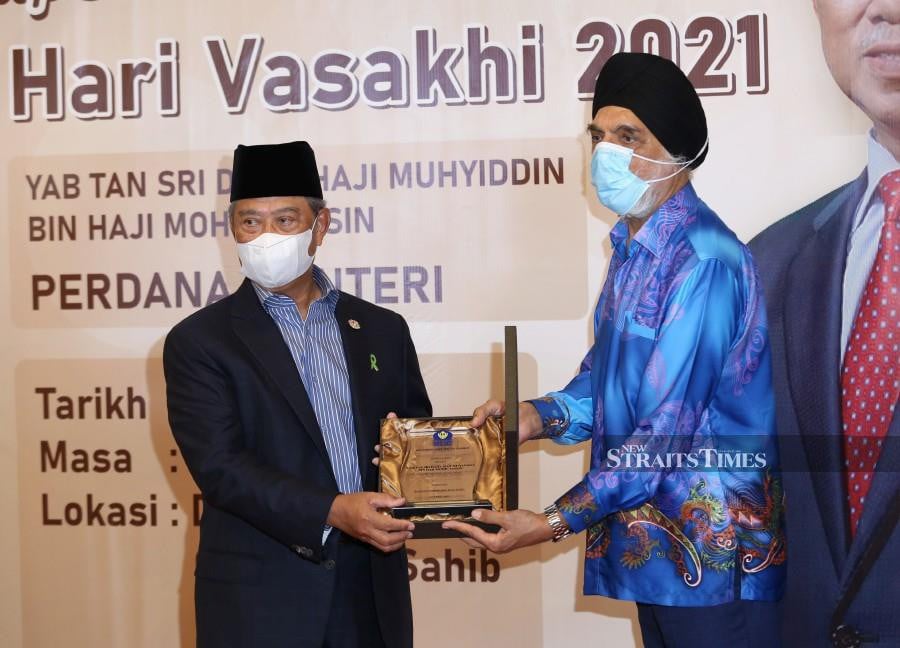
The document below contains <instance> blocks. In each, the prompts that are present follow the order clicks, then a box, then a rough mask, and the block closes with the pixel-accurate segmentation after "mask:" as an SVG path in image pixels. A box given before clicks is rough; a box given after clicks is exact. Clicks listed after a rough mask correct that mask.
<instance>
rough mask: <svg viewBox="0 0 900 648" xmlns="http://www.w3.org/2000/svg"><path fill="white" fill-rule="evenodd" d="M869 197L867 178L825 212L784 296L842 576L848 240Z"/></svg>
mask: <svg viewBox="0 0 900 648" xmlns="http://www.w3.org/2000/svg"><path fill="white" fill-rule="evenodd" d="M864 189H865V175H863V176H861V177H860V178H859V179H857V181H856V182H854V183H851V184H850V185H848V186H847V188H846V189H845V190H844V191H842V192H840V193H839V194H838V195H837V196H836V197H835V198H834V199H833V200H832V201H831V202H830V203H829V204H828V205H826V207H825V208H824V209H823V210H822V211H821V212H820V214H819V216H818V217H817V218H816V220H815V223H814V233H813V236H812V237H811V238H810V239H809V240H808V241H807V242H806V243H805V244H804V245H803V247H802V248H801V249H800V252H799V253H798V254H797V256H796V257H795V258H794V260H793V262H792V263H791V266H790V268H789V269H788V272H787V279H786V282H787V287H786V290H785V293H784V294H785V300H786V301H785V304H784V311H783V312H784V315H785V317H784V320H785V321H784V335H785V350H786V351H785V353H786V355H787V360H788V362H787V365H788V381H789V384H790V391H791V398H792V401H793V404H794V410H795V412H796V414H797V422H798V425H799V428H800V433H801V435H802V437H803V446H804V449H805V452H806V456H807V462H808V466H809V471H810V478H811V479H812V482H813V488H814V491H815V494H816V499H817V502H818V506H819V510H820V512H821V515H822V521H823V523H824V526H825V529H824V531H825V534H826V537H827V540H828V545H829V548H830V551H831V558H832V561H833V563H834V568H835V572H836V574H838V575H840V574H841V572H842V569H843V564H844V561H845V558H846V555H847V549H848V546H849V529H848V523H847V514H846V503H845V500H846V487H845V485H844V469H843V442H842V426H841V393H840V369H841V349H840V344H841V343H840V340H841V305H842V302H843V278H844V267H845V265H846V258H847V240H848V236H849V232H850V225H851V224H852V221H853V214H854V211H855V210H856V206H857V204H858V202H859V199H860V196H861V195H862V192H863V190H864ZM788 497H790V495H788ZM788 515H790V513H788Z"/></svg>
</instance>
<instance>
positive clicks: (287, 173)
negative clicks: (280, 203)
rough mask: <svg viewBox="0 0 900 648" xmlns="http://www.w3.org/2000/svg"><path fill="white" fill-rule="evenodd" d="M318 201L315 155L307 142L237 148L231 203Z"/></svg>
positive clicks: (232, 168)
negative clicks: (290, 199)
mask: <svg viewBox="0 0 900 648" xmlns="http://www.w3.org/2000/svg"><path fill="white" fill-rule="evenodd" d="M272 196H303V197H305V198H321V197H322V183H321V182H320V181H319V169H318V167H317V166H316V155H315V153H313V150H312V147H310V145H309V144H308V143H307V142H286V143H284V144H259V145H256V146H244V145H243V144H240V145H238V147H237V148H236V149H234V163H233V164H232V167H231V202H234V201H235V200H242V199H244V198H269V197H272Z"/></svg>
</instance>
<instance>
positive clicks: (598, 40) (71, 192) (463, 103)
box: [0, 0, 868, 648]
mask: <svg viewBox="0 0 900 648" xmlns="http://www.w3.org/2000/svg"><path fill="white" fill-rule="evenodd" d="M0 37H2V46H3V51H4V56H3V59H2V62H0V78H2V80H0V95H3V96H2V97H0V137H2V139H0V141H2V147H0V169H2V170H3V172H2V173H0V196H2V197H3V199H4V208H5V212H4V213H5V215H6V218H5V221H6V222H5V223H4V226H3V227H0V246H2V249H3V250H4V251H5V253H6V254H7V255H8V263H7V264H6V266H5V267H6V270H7V271H6V272H5V273H3V274H2V276H0V291H2V298H0V303H2V308H3V314H2V319H0V327H2V333H3V335H2V336H0V339H2V343H0V344H2V351H3V354H2V356H3V360H2V372H0V380H2V387H3V388H2V389H0V519H2V520H3V524H4V533H2V534H0V588H2V589H0V644H2V645H3V646H9V647H10V648H16V647H27V648H36V647H50V646H60V645H65V646H72V647H80V646H83V647H91V648H102V647H113V646H116V647H117V646H129V647H133V648H139V647H147V648H157V647H159V646H179V645H180V646H190V645H193V625H192V615H193V610H192V597H193V560H194V552H195V550H196V543H197V531H196V522H197V519H198V516H199V512H200V504H199V500H198V496H197V490H196V487H195V485H194V484H193V482H192V481H191V479H190V476H189V475H188V473H187V471H186V468H185V466H184V464H183V462H182V460H181V457H180V456H179V454H178V452H177V449H176V446H175V444H174V441H173V440H172V437H171V433H170V431H169V429H168V426H167V423H166V416H165V395H164V384H163V379H162V372H161V360H160V357H161V352H162V343H163V340H164V338H165V335H166V332H167V331H168V329H169V328H170V327H171V326H172V325H173V324H174V323H176V322H177V321H179V320H180V319H181V318H183V317H185V316H186V315H188V314H189V313H191V312H193V311H195V310H196V309H197V308H200V307H202V306H204V305H206V304H208V303H211V302H213V301H215V300H217V299H219V298H221V297H223V296H224V295H226V294H228V292H229V291H230V290H233V289H234V288H235V287H236V286H237V285H238V284H239V283H240V280H241V276H240V273H239V266H238V263H237V256H236V254H235V250H234V247H233V242H232V240H231V238H230V234H229V231H228V226H227V220H226V215H225V209H226V207H227V196H228V188H229V182H230V177H229V171H230V165H231V158H230V155H231V151H232V150H233V148H234V147H235V146H236V145H237V144H238V143H244V144H251V143H264V142H278V141H287V140H293V139H307V140H309V141H310V142H311V143H312V145H313V146H314V148H315V149H316V152H317V156H318V159H319V163H320V166H321V173H322V182H323V187H324V190H325V195H326V198H327V199H328V200H329V203H330V205H331V206H332V211H333V214H334V215H335V218H334V222H333V223H332V226H331V231H330V234H329V236H328V237H327V239H326V242H325V245H324V247H323V248H322V250H321V252H320V254H319V257H318V263H319V264H320V265H321V266H322V267H323V268H324V269H325V270H326V271H327V272H328V273H329V274H330V276H332V277H333V278H334V280H335V282H336V283H337V284H338V286H340V287H341V288H342V289H343V290H346V291H348V292H351V293H355V294H357V295H360V296H362V297H363V298H365V299H368V300H371V301H374V302H376V303H379V304H382V305H384V306H386V307H389V308H393V309H395V310H397V311H398V312H400V313H402V314H403V315H404V316H405V317H406V318H407V320H408V321H409V323H410V326H411V329H412V333H413V337H414V339H415V342H416V345H417V347H418V350H419V353H420V356H421V360H422V366H423V371H424V374H425V379H426V382H427V384H428V387H429V391H430V394H431V396H432V400H433V402H434V404H435V412H436V414H440V415H462V414H466V413H468V412H470V411H471V410H472V409H473V408H474V407H475V406H476V405H477V404H479V403H481V402H482V401H483V400H485V399H486V398H488V397H491V396H494V397H499V396H501V394H502V371H501V364H500V360H501V355H500V353H501V342H502V334H503V325H504V324H509V323H512V324H516V325H518V327H519V349H520V352H521V355H520V364H521V373H522V375H521V379H520V382H521V392H522V396H523V397H530V396H534V395H539V394H542V393H544V392H546V391H549V390H551V389H555V388H559V387H561V386H562V385H564V384H565V383H566V382H567V381H568V379H569V378H570V377H571V376H572V375H573V373H574V371H575V369H576V367H577V365H578V363H579V362H580V360H581V357H582V356H583V354H584V353H585V351H586V350H587V348H588V346H589V344H590V340H591V331H590V329H591V315H592V308H593V305H594V302H595V301H596V298H597V296H598V294H599V291H600V287H601V285H602V280H603V277H604V274H605V271H606V267H607V264H608V258H609V244H608V238H607V235H608V232H609V229H610V227H611V226H612V225H613V224H614V222H615V217H614V216H613V215H612V214H610V213H609V212H607V211H606V210H604V209H603V208H602V207H601V206H599V204H598V203H597V201H596V198H594V196H593V190H592V188H591V185H590V182H589V179H588V175H587V168H588V164H587V162H588V159H589V152H590V146H589V140H588V138H587V136H586V134H585V130H584V128H585V125H586V123H587V121H588V120H589V119H590V101H589V99H590V95H591V92H592V90H593V80H594V78H595V76H596V73H597V71H598V69H599V67H600V66H601V65H602V64H603V62H604V61H605V60H606V59H607V58H608V57H609V56H610V55H611V54H612V53H614V52H616V51H623V50H624V51H652V52H654V53H661V54H663V55H665V56H668V57H670V58H672V59H673V60H675V61H676V62H678V63H679V65H681V67H682V68H683V69H684V70H685V71H687V72H688V73H689V75H690V77H691V79H692V81H693V82H694V83H695V85H696V86H697V88H698V89H699V90H700V91H701V93H702V94H703V96H704V99H703V101H704V106H705V108H706V110H707V115H708V119H709V126H710V153H709V156H708V158H707V161H706V163H705V164H704V165H703V166H702V167H701V168H700V169H699V171H698V172H697V174H696V178H695V184H696V187H697V189H698V191H699V193H700V195H701V196H702V197H703V198H704V200H705V201H706V202H707V203H708V204H709V205H711V206H712V207H713V208H714V209H715V210H716V211H717V212H718V213H719V214H720V215H721V216H722V217H723V219H724V220H725V222H726V223H728V225H729V226H730V227H731V228H732V229H733V230H734V231H735V232H736V233H737V234H738V236H739V237H741V239H743V240H749V238H750V237H752V236H753V235H754V234H755V233H756V232H758V231H760V230H761V229H762V228H764V227H765V226H766V225H768V224H769V223H771V222H773V221H774V220H776V219H778V218H780V217H781V216H783V215H786V214H787V213H789V212H791V211H792V210H794V209H796V208H798V207H800V206H802V205H804V204H806V203H807V202H809V201H810V200H811V199H813V198H815V197H817V196H818V195H821V194H822V193H824V192H826V191H827V190H829V189H831V188H833V187H835V186H837V185H838V184H840V183H842V182H844V181H846V180H848V179H850V178H852V177H854V176H855V175H856V174H858V173H859V170H860V169H861V168H862V167H863V165H864V160H865V137H864V136H865V133H866V129H867V128H868V124H867V122H866V120H865V118H864V117H863V116H862V115H861V113H859V111H858V110H857V109H856V108H855V107H853V106H852V105H851V104H850V103H849V102H848V101H847V100H846V99H845V98H844V97H843V95H841V93H840V92H839V91H838V89H837V88H836V87H835V86H834V84H833V82H832V80H831V78H830V76H829V74H828V70H827V69H826V67H825V64H824V61H823V59H822V54H821V49H820V45H819V33H818V26H817V24H816V19H815V16H814V14H813V9H812V3H811V2H783V1H779V0H716V1H715V2H713V1H712V0H679V1H670V2H663V1H655V0H634V1H633V2H629V3H619V2H611V1H606V0H598V1H595V2H591V3H587V2H575V1H560V2H553V3H549V2H546V1H544V0H521V1H518V2H485V1H483V0H477V1H476V0H468V1H460V2H454V3H438V2H421V1H410V0H389V1H387V2H379V3H371V2H362V1H351V0H333V1H332V2H328V3H325V2H302V3H301V2H288V1H287V0H271V1H269V2H264V3H260V2H244V1H239V2H228V3H223V2H214V1H213V0H193V1H191V2H178V1H176V0H160V1H157V2H152V3H148V2H126V1H125V0H14V1H10V0H0ZM586 450H587V448H586V447H580V448H558V447H555V446H553V445H552V444H549V443H546V442H541V443H535V444H533V447H527V446H526V449H525V450H524V451H523V456H522V468H521V489H522V505H523V506H524V507H527V508H531V509H535V510H537V509H540V508H541V507H543V506H544V505H546V504H547V503H549V502H550V501H552V500H553V499H554V498H555V497H557V496H558V495H559V494H560V493H562V492H563V491H564V490H566V489H568V488H569V487H570V486H571V485H572V484H573V483H574V482H575V481H577V480H578V479H579V478H580V477H581V475H582V474H583V473H584V471H585V470H586V467H587V460H588V459H587V454H586ZM408 551H409V556H410V559H411V562H410V565H411V566H410V571H409V577H410V580H411V585H412V591H413V600H414V611H415V621H416V633H417V635H416V643H417V645H418V646H423V647H425V648H438V647H443V646H456V645H473V646H487V645H515V646H520V647H521V648H530V647H537V646H545V645H547V646H549V645H563V644H564V643H567V642H575V641H580V640H582V639H583V638H584V637H594V638H595V639H594V641H595V643H597V644H598V645H609V646H632V645H640V640H639V631H638V628H637V622H636V617H635V610H634V606H633V605H632V604H629V603H625V602H617V601H610V600H608V599H602V598H597V597H585V596H583V595H582V594H581V583H582V578H581V561H582V560H583V557H584V550H583V538H577V539H572V540H569V541H567V542H565V543H562V544H560V545H552V546H551V545H549V544H548V545H547V546H542V547H538V548H533V549H531V550H528V551H523V552H521V553H518V554H514V555H510V556H503V557H497V556H493V555H488V554H486V553H484V552H481V551H475V550H471V549H469V548H468V547H466V546H465V545H464V544H462V543H461V542H458V541H415V542H411V543H409V547H408Z"/></svg>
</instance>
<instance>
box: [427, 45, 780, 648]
mask: <svg viewBox="0 0 900 648" xmlns="http://www.w3.org/2000/svg"><path fill="white" fill-rule="evenodd" d="M588 131H589V133H590V135H591V140H592V141H593V144H594V152H593V156H592V159H591V177H592V180H593V182H594V186H595V188H596V191H597V196H598V197H599V199H600V202H601V203H603V204H604V205H605V206H606V207H607V208H609V209H610V210H611V211H612V212H614V213H615V214H617V215H618V216H619V217H620V219H619V222H618V223H617V224H616V225H615V227H613V229H612V232H611V233H610V238H611V239H612V250H613V258H612V259H611V261H610V267H609V274H608V276H607V280H606V284H605V285H604V288H603V292H602V294H601V295H600V300H599V302H598V304H597V310H596V313H595V317H594V344H593V347H592V348H591V349H590V351H589V352H588V353H587V355H586V356H585V358H584V361H583V362H582V364H581V368H580V370H579V372H578V375H577V376H576V377H575V378H574V379H573V380H572V381H571V382H570V383H569V384H568V385H567V386H566V387H564V388H563V389H561V390H559V391H555V392H551V393H549V394H547V395H546V396H544V397H543V398H539V399H536V400H532V401H527V402H525V403H520V404H519V425H520V427H519V435H520V443H522V442H525V441H527V440H529V439H534V438H550V439H553V440H554V441H556V442H558V443H563V444H573V443H579V442H582V441H586V440H588V439H591V441H592V444H593V447H592V452H591V467H590V470H589V472H588V473H587V475H585V476H584V477H583V478H581V479H579V480H578V481H577V482H576V483H575V484H574V485H573V486H572V487H571V488H570V489H569V490H568V491H567V492H565V493H564V494H563V495H562V496H560V497H559V498H557V499H556V501H555V502H554V503H552V504H551V505H550V506H548V507H547V508H546V509H545V510H544V512H543V513H533V512H531V511H525V510H518V511H511V512H505V513H499V512H493V511H476V512H475V513H474V514H473V516H474V517H476V518H478V519H479V520H481V521H483V522H487V523H491V524H496V525H498V526H500V527H501V531H500V532H499V533H497V534H490V533H486V532H484V531H483V530H481V529H480V528H478V527H475V526H471V525H468V524H463V523H458V522H446V523H445V526H447V527H449V528H455V529H458V530H461V531H463V532H464V533H466V534H467V535H468V536H469V537H470V538H471V541H472V542H473V543H474V544H475V545H476V546H485V547H487V548H489V549H491V550H493V551H498V552H505V551H510V550H512V549H515V548H517V547H523V546H528V545H532V544H536V543H539V542H544V541H547V540H553V541H559V540H562V539H563V538H565V537H567V536H569V535H572V534H574V533H579V532H581V531H585V533H586V536H587V537H586V541H587V549H586V552H585V565H584V592H585V594H593V595H600V596H608V597H610V598H616V599H620V600H628V601H635V602H636V603H637V604H638V618H639V621H640V625H641V633H642V635H643V643H644V646H645V647H646V648H682V647H684V648H703V647H709V648H720V647H721V646H766V647H767V648H768V647H772V646H778V645H779V642H778V634H777V624H776V608H775V604H774V601H775V600H777V599H778V598H779V597H780V596H781V592H782V590H783V587H784V571H785V570H784V565H785V555H786V554H785V542H784V524H783V496H782V488H781V477H780V474H779V470H778V457H777V448H776V444H775V425H774V418H773V410H774V404H773V397H772V383H771V362H770V356H769V345H768V339H767V335H766V330H767V326H766V312H765V308H764V305H763V300H762V291H761V289H760V284H759V279H758V277H757V272H756V267H755V265H754V263H753V259H752V258H751V256H750V253H749V251H748V250H747V248H746V246H744V245H743V244H741V242H740V241H738V240H737V238H736V237H735V235H734V234H733V233H732V232H731V231H730V230H729V229H728V228H727V227H726V226H725V224H724V223H723V222H722V221H721V220H720V219H719V217H718V216H717V215H716V214H715V213H714V212H713V211H712V210H711V209H710V208H709V207H708V206H706V204H704V203H703V201H701V200H700V198H699V197H698V196H697V194H696V192H695V191H694V189H693V187H692V185H691V182H690V179H691V175H690V174H691V169H694V168H696V167H698V166H699V165H700V164H701V163H702V162H703V160H704V158H705V156H706V151H707V150H708V145H707V126H706V118H705V116H704V113H703V107H702V105H701V103H700V99H699V97H698V96H697V93H696V92H695V91H694V88H693V87H692V86H691V83H690V81H689V80H688V79H687V77H686V76H685V75H684V74H683V73H682V72H681V70H679V69H678V67H677V66H676V65H674V64H673V63H672V62H671V61H668V60H666V59H663V58H660V57H658V56H652V55H648V54H618V55H616V56H614V57H612V58H611V59H610V60H609V61H608V62H607V64H606V65H605V67H604V68H603V69H602V70H601V72H600V75H599V77H598V78H597V86H596V90H595V93H594V104H593V119H592V121H591V123H590V124H589V125H588ZM503 410H504V403H500V402H497V401H488V402H487V403H485V404H484V405H482V406H481V407H479V408H478V409H476V410H475V413H474V416H473V421H472V422H473V424H475V425H478V424H480V423H481V422H482V421H483V420H484V417H485V416H486V415H489V414H501V413H502V412H503ZM750 457H752V460H749V458H750Z"/></svg>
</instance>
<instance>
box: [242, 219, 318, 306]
mask: <svg viewBox="0 0 900 648" xmlns="http://www.w3.org/2000/svg"><path fill="white" fill-rule="evenodd" d="M317 219H318V217H317ZM315 229H316V220H313V224H312V227H311V228H309V229H308V230H306V231H305V232H301V233H300V234H274V233H272V232H266V233H265V234H260V235H259V236H257V237H256V238H255V239H253V240H252V241H250V242H249V243H238V245H237V250H238V257H240V259H241V273H243V275H244V276H245V277H247V278H248V279H250V280H251V281H253V282H256V283H258V284H259V285H260V286H262V287H263V288H268V289H269V290H271V289H273V288H280V287H281V286H286V285H287V284H289V283H291V282H292V281H293V280H294V279H296V278H297V277H299V276H300V275H302V274H303V273H304V272H306V271H307V270H309V267H310V266H311V265H312V262H313V259H314V258H315V257H314V256H310V254H309V244H310V243H311V242H312V236H313V232H314V231H315Z"/></svg>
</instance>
